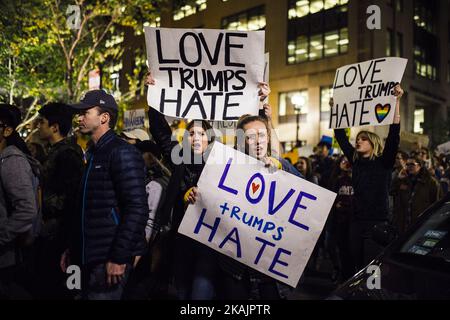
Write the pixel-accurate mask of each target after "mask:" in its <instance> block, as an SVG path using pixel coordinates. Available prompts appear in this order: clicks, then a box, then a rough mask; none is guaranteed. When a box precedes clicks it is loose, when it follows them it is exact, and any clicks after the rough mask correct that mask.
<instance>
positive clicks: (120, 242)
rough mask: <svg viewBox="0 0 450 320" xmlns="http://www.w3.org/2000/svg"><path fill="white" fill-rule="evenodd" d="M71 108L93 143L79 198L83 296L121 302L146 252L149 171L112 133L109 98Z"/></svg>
mask: <svg viewBox="0 0 450 320" xmlns="http://www.w3.org/2000/svg"><path fill="white" fill-rule="evenodd" d="M72 107H73V108H75V109H77V110H78V112H79V126H80V131H81V132H82V133H84V134H89V135H91V139H92V142H93V146H92V147H91V148H89V150H88V151H87V161H88V163H87V168H86V170H85V172H84V175H83V179H82V189H81V195H80V209H81V236H80V240H81V246H80V249H81V252H80V254H81V263H82V265H83V272H82V276H83V277H82V278H83V280H82V291H83V295H84V297H85V298H87V299H105V300H118V299H121V297H122V293H123V289H124V286H125V284H126V282H127V279H128V277H129V273H130V271H131V269H132V268H133V264H134V260H135V258H136V256H140V255H142V254H143V253H144V252H145V247H146V242H145V226H146V224H147V219H148V204H147V198H146V194H145V183H144V177H145V165H144V161H143V159H142V156H141V154H140V153H139V151H138V150H137V149H136V148H135V147H134V146H132V145H130V144H128V143H126V142H125V141H124V140H122V139H120V138H119V137H118V136H117V135H116V134H115V133H114V131H113V130H112V128H114V126H115V123H116V120H117V111H118V107H117V104H116V102H115V100H114V98H113V97H112V96H111V95H109V94H107V93H106V92H104V91H103V90H93V91H89V92H88V93H86V95H85V96H84V97H83V98H82V99H81V103H79V104H76V105H73V106H72ZM66 257H67V254H65V256H63V259H62V261H61V262H62V267H63V269H64V268H65V267H67V264H68V263H66V262H67V259H66Z"/></svg>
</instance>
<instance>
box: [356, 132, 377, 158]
mask: <svg viewBox="0 0 450 320" xmlns="http://www.w3.org/2000/svg"><path fill="white" fill-rule="evenodd" d="M372 150H373V147H372V145H371V144H370V141H369V138H368V137H367V136H366V135H364V134H361V135H359V136H358V137H357V138H356V152H359V153H361V154H363V155H368V154H370V153H371V152H372Z"/></svg>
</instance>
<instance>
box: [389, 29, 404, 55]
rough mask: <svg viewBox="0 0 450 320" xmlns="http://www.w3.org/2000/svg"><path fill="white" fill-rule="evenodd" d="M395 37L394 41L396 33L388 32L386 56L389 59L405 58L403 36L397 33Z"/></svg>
mask: <svg viewBox="0 0 450 320" xmlns="http://www.w3.org/2000/svg"><path fill="white" fill-rule="evenodd" d="M395 36H396V38H395V39H394V31H393V30H390V29H388V31H387V32H386V56H388V57H402V56H403V35H402V34H401V33H399V32H397V33H396V35H395ZM394 40H395V42H394Z"/></svg>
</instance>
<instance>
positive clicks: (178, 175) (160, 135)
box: [148, 108, 204, 230]
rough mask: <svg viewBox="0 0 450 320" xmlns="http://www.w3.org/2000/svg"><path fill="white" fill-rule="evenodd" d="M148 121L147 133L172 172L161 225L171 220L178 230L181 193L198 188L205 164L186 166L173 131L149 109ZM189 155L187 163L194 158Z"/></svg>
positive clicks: (162, 118) (161, 116)
mask: <svg viewBox="0 0 450 320" xmlns="http://www.w3.org/2000/svg"><path fill="white" fill-rule="evenodd" d="M148 119H149V125H150V133H151V134H152V136H153V138H154V139H155V142H156V143H157V144H158V146H159V148H160V149H161V153H162V155H163V157H164V159H165V161H166V163H167V164H168V165H169V167H170V169H171V172H172V176H171V177H170V181H169V185H168V187H167V190H168V191H167V196H166V199H165V203H164V205H163V207H162V213H161V215H162V217H163V218H162V219H163V220H162V221H161V224H162V225H164V224H167V220H168V219H172V221H171V223H172V229H173V230H178V227H179V225H180V223H181V220H183V216H184V212H185V206H184V202H183V197H184V194H185V193H186V192H187V191H188V190H189V189H190V188H191V187H195V186H197V183H198V180H199V179H200V175H201V173H202V170H203V167H204V162H201V163H199V164H189V163H187V161H183V160H185V158H183V156H186V154H184V155H183V147H182V146H181V145H180V144H179V143H178V141H176V140H173V139H172V130H170V127H169V125H168V124H167V121H166V119H165V118H164V115H163V114H161V113H159V112H158V111H156V110H155V109H153V108H149V111H148ZM186 147H187V146H185V150H186ZM189 156H190V157H191V158H190V160H191V159H193V155H192V154H190V155H189ZM175 158H176V159H175ZM185 162H186V163H185ZM189 162H192V161H189ZM195 163H197V162H195Z"/></svg>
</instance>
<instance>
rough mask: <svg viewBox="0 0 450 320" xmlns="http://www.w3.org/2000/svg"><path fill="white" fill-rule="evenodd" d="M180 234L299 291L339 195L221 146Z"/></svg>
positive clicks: (202, 178) (211, 159)
mask: <svg viewBox="0 0 450 320" xmlns="http://www.w3.org/2000/svg"><path fill="white" fill-rule="evenodd" d="M198 186H199V188H200V189H201V190H202V197H201V198H199V199H197V201H196V202H195V204H194V205H191V206H189V207H188V209H187V211H186V213H185V215H184V217H183V221H182V223H181V225H180V228H179V230H178V232H179V233H181V234H184V235H186V236H188V237H190V238H192V239H194V240H197V241H199V242H201V243H203V244H205V245H207V246H209V247H211V248H213V249H214V250H217V251H218V252H220V253H222V254H225V255H227V256H229V257H232V258H233V259H235V260H237V261H240V262H241V263H243V264H245V265H247V266H249V267H251V268H253V269H255V270H258V271H260V272H262V273H264V274H266V275H268V276H270V277H273V278H275V279H276V280H279V281H282V282H284V283H286V284H288V285H290V286H292V287H295V286H296V285H297V283H298V280H299V278H300V276H301V274H302V272H303V270H304V268H305V266H306V263H307V262H308V259H309V257H310V255H311V253H312V251H313V249H314V246H315V244H316V242H317V239H318V238H319V235H320V233H321V231H322V229H323V226H324V224H325V221H326V219H327V216H328V213H329V211H330V209H331V207H332V205H333V203H334V199H335V197H336V194H334V193H332V192H330V191H328V190H326V189H323V188H320V187H319V186H317V185H315V184H312V183H310V182H308V181H306V180H304V179H300V178H298V177H296V176H294V175H292V174H290V173H287V172H284V171H281V170H279V171H278V172H277V173H276V174H271V173H269V172H268V170H267V168H265V166H264V163H262V162H259V161H257V160H256V159H254V158H252V157H249V156H248V155H245V154H244V153H241V152H239V151H237V150H235V149H233V148H230V147H227V146H224V145H223V144H221V143H218V142H215V143H214V146H213V148H212V150H211V153H210V155H209V157H208V160H207V163H206V165H205V167H204V169H203V171H202V174H201V176H200V179H199V182H198Z"/></svg>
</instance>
